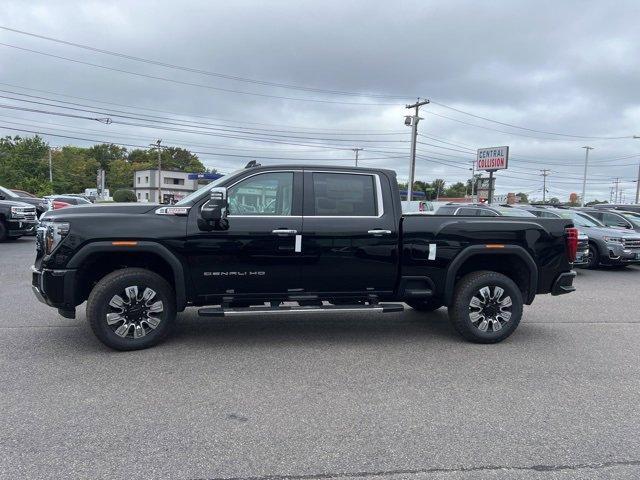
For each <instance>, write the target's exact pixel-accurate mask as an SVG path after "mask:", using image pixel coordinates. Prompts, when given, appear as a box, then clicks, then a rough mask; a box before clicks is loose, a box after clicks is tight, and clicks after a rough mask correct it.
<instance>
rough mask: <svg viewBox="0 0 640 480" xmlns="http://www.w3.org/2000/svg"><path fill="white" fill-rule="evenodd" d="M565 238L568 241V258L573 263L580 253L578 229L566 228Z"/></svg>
mask: <svg viewBox="0 0 640 480" xmlns="http://www.w3.org/2000/svg"><path fill="white" fill-rule="evenodd" d="M564 238H565V239H566V242H567V258H568V259H569V262H571V263H573V262H575V261H576V255H577V254H578V229H577V228H575V227H569V228H565V230H564Z"/></svg>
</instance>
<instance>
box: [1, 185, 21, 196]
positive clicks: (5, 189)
mask: <svg viewBox="0 0 640 480" xmlns="http://www.w3.org/2000/svg"><path fill="white" fill-rule="evenodd" d="M0 193H1V194H3V195H4V196H5V197H7V198H19V197H18V195H16V194H15V193H13V192H12V191H11V190H9V189H8V188H4V187H0Z"/></svg>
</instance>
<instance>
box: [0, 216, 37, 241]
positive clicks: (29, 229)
mask: <svg viewBox="0 0 640 480" xmlns="http://www.w3.org/2000/svg"><path fill="white" fill-rule="evenodd" d="M37 226H38V224H37V222H28V221H24V220H13V219H11V220H9V222H7V236H9V237H23V236H25V235H35V234H36V227H37Z"/></svg>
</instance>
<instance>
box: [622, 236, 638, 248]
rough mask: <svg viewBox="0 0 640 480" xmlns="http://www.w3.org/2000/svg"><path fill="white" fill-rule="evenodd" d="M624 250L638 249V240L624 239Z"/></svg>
mask: <svg viewBox="0 0 640 480" xmlns="http://www.w3.org/2000/svg"><path fill="white" fill-rule="evenodd" d="M624 246H625V248H638V249H640V238H625V239H624Z"/></svg>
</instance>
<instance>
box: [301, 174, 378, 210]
mask: <svg viewBox="0 0 640 480" xmlns="http://www.w3.org/2000/svg"><path fill="white" fill-rule="evenodd" d="M313 195H314V198H313V202H314V206H315V214H316V215H326V216H349V217H375V216H376V215H377V213H376V212H377V208H376V189H375V184H374V178H373V176H372V175H355V174H349V173H320V172H317V173H314V174H313Z"/></svg>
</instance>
